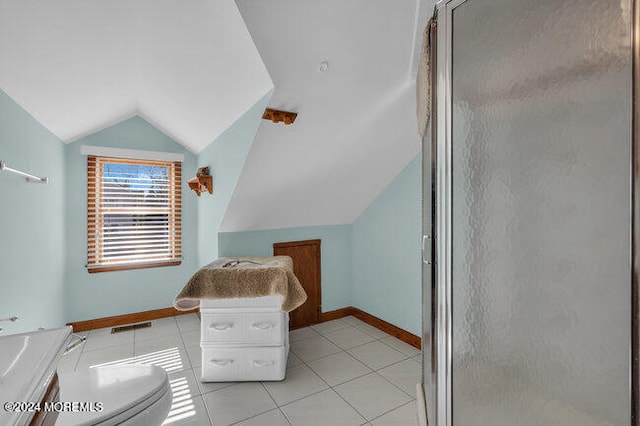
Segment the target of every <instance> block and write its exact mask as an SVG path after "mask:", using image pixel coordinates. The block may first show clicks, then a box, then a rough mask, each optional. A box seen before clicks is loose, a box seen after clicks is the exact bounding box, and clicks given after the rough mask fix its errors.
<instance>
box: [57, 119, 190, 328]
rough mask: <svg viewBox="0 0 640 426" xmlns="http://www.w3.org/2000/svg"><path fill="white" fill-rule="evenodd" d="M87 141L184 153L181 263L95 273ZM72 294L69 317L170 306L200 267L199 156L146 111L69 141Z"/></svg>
mask: <svg viewBox="0 0 640 426" xmlns="http://www.w3.org/2000/svg"><path fill="white" fill-rule="evenodd" d="M82 145H92V146H103V147H113V148H128V149H137V150H147V151H163V152H174V153H179V154H184V156H185V157H184V163H183V164H182V192H183V196H182V253H183V257H184V259H183V261H182V264H181V265H180V266H171V267H162V268H151V269H139V270H131V271H119V272H102V273H94V274H89V273H88V272H87V268H86V267H85V265H86V261H87V217H86V215H87V157H86V156H84V155H81V154H80V147H81V146H82ZM65 154H66V182H67V190H66V193H67V196H66V205H67V210H66V229H67V233H66V234H67V238H66V240H67V259H66V271H67V275H66V284H67V285H66V298H67V300H68V301H69V304H68V309H67V316H68V321H80V320H87V319H93V318H100V317H104V316H112V315H120V314H125V313H132V312H141V311H147V310H151V309H159V308H167V307H169V306H171V305H172V303H173V299H174V297H175V296H176V294H178V292H179V291H180V289H181V288H182V287H183V286H184V284H185V283H186V282H187V281H188V280H189V278H190V277H191V275H192V274H193V273H194V272H195V271H196V269H197V261H198V260H197V259H198V254H197V238H198V237H197V224H198V211H197V208H198V206H197V198H198V197H197V196H196V195H195V193H194V192H192V191H191V190H190V189H189V187H188V185H187V180H188V179H189V178H190V177H192V176H195V173H196V169H197V165H196V157H195V155H193V154H191V153H190V152H189V151H187V150H185V149H184V148H183V147H182V146H181V145H179V144H177V143H176V142H175V141H173V140H172V139H171V138H169V137H168V136H167V135H165V134H164V133H162V132H161V131H159V130H158V129H156V128H155V127H153V126H152V125H151V124H149V123H148V122H146V121H145V120H144V119H142V118H140V117H133V118H131V119H129V120H126V121H124V122H121V123H119V124H116V125H114V126H112V127H109V128H108V129H105V130H102V131H100V132H97V133H94V134H92V135H90V136H87V137H85V138H83V139H81V140H79V141H77V142H75V143H72V144H69V145H67V147H66V152H65Z"/></svg>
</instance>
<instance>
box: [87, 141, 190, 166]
mask: <svg viewBox="0 0 640 426" xmlns="http://www.w3.org/2000/svg"><path fill="white" fill-rule="evenodd" d="M80 154H82V155H97V156H99V157H111V158H130V159H133V160H152V161H179V162H181V163H182V162H184V154H178V153H175V152H158V151H140V150H137V149H125V148H107V147H104V146H90V145H82V146H81V147H80Z"/></svg>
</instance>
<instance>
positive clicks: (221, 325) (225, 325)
mask: <svg viewBox="0 0 640 426" xmlns="http://www.w3.org/2000/svg"><path fill="white" fill-rule="evenodd" d="M209 328H212V329H214V330H218V331H222V330H228V329H230V328H233V323H232V322H214V323H213V324H211V325H210V326H209Z"/></svg>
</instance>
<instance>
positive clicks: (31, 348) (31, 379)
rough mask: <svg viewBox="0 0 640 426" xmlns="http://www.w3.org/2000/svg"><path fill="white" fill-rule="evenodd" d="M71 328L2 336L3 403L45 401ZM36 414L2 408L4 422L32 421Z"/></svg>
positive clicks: (0, 389)
mask: <svg viewBox="0 0 640 426" xmlns="http://www.w3.org/2000/svg"><path fill="white" fill-rule="evenodd" d="M71 331H72V329H71V327H61V328H54V329H51V330H42V331H32V332H28V333H20V334H12V335H8V336H3V337H0V404H5V403H7V402H9V403H13V402H33V403H38V402H40V401H41V400H42V398H43V397H44V395H45V393H46V391H47V388H48V387H49V384H50V383H51V381H52V379H53V377H54V375H55V374H56V367H57V365H58V361H60V357H61V356H62V354H63V353H64V351H65V349H66V348H67V344H68V342H69V340H70V339H71ZM34 414H35V412H18V411H13V410H9V411H6V410H4V409H3V408H2V407H0V424H2V425H15V424H18V425H22V424H28V423H29V421H30V419H31V417H33V415H34Z"/></svg>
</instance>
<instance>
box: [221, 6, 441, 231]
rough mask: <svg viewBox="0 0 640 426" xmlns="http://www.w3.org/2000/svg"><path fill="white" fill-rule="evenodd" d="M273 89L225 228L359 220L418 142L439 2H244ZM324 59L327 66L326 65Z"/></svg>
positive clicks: (224, 224) (230, 207) (227, 213)
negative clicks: (424, 54) (430, 24)
mask: <svg viewBox="0 0 640 426" xmlns="http://www.w3.org/2000/svg"><path fill="white" fill-rule="evenodd" d="M237 4H238V7H239V9H240V12H241V14H242V17H243V18H244V20H245V23H246V25H247V27H248V28H249V31H250V32H251V35H252V36H253V39H254V42H255V44H256V46H257V48H258V51H259V52H260V55H261V56H262V59H263V61H264V63H265V65H266V67H267V69H268V70H269V73H270V75H271V78H272V79H273V82H274V85H275V89H274V94H273V97H272V98H271V102H270V106H271V107H273V108H277V109H284V110H289V111H295V112H298V114H299V115H298V118H297V120H296V122H295V123H294V124H293V125H291V126H284V125H283V124H272V123H270V122H267V121H263V122H262V124H261V125H260V128H259V130H258V133H257V136H256V140H255V141H254V144H253V146H252V148H251V151H250V153H249V156H248V158H247V162H246V164H245V167H244V169H243V172H242V175H241V177H240V180H239V182H238V185H237V187H236V190H235V192H234V194H233V198H232V200H231V203H230V205H229V207H228V209H227V212H226V215H225V218H224V222H223V225H222V229H221V230H222V231H243V230H254V229H272V228H284V227H295V226H310V225H329V224H344V223H352V222H353V221H354V220H355V219H356V218H357V217H358V216H359V215H360V214H361V213H362V211H363V210H364V209H365V208H366V207H367V206H368V205H369V204H370V203H371V202H372V201H373V200H374V199H375V198H376V197H377V196H378V195H379V194H380V193H381V192H382V191H383V190H384V188H386V187H387V186H388V184H389V183H390V182H391V181H392V180H393V178H394V177H395V176H397V174H398V173H399V172H400V171H401V170H402V169H403V168H404V167H405V166H406V165H407V164H408V163H409V161H410V160H411V159H412V158H413V157H414V156H415V155H416V154H417V153H418V152H419V150H420V140H419V137H418V134H417V127H416V120H415V82H414V80H415V70H416V68H417V57H416V52H417V50H418V44H419V43H421V41H422V29H423V28H424V25H425V24H426V20H427V17H428V16H429V15H430V14H431V12H432V7H433V2H432V1H431V0H402V1H397V0H348V1H344V0H322V1H319V0H237ZM323 61H326V62H328V64H329V67H328V70H327V71H325V72H320V71H319V66H320V63H321V62H323Z"/></svg>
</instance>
